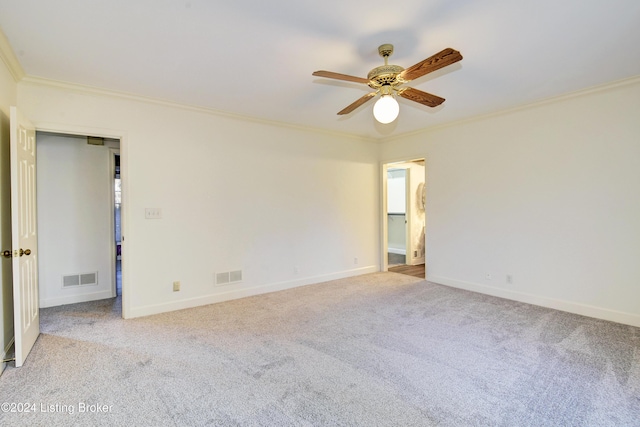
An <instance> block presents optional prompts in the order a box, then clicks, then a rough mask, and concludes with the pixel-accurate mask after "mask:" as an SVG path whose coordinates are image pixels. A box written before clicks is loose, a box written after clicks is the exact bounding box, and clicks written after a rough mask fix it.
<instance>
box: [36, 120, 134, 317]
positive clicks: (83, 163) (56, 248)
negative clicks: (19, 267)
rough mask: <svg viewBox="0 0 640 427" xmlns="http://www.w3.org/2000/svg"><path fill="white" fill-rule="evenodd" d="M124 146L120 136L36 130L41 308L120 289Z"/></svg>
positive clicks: (95, 297) (103, 296) (112, 293)
mask: <svg viewBox="0 0 640 427" xmlns="http://www.w3.org/2000/svg"><path fill="white" fill-rule="evenodd" d="M119 148H120V141H119V140H118V139H110V138H102V137H94V136H80V135H70V134H62V133H50V132H37V133H36V150H37V153H38V154H37V159H38V160H37V164H36V168H37V173H36V178H37V202H38V232H39V235H38V236H39V237H38V240H39V249H40V256H39V283H40V286H39V289H40V308H46V307H54V306H59V305H65V304H74V303H78V302H85V301H93V300H100V299H106V298H114V297H116V296H118V295H120V294H121V289H122V281H121V280H120V281H118V278H119V279H121V278H122V275H121V271H122V270H121V268H118V267H119V265H118V264H117V262H118V261H120V262H122V261H121V260H118V248H119V245H118V243H119V242H120V240H121V239H120V238H119V237H120V236H119V235H116V229H119V228H120V227H119V226H120V224H121V220H120V218H121V216H120V203H121V194H122V193H121V191H120V192H118V191H116V190H117V189H116V176H117V179H118V181H119V180H120V173H119ZM116 155H117V156H118V157H117V160H116ZM116 170H117V174H116ZM119 184H121V182H119ZM119 187H120V188H121V186H120V185H119ZM117 198H119V199H120V200H117ZM116 201H118V202H119V203H116ZM116 207H117V209H116ZM116 219H117V221H116ZM116 223H117V226H116ZM117 273H120V274H117ZM118 276H119V277H118ZM118 285H119V286H118ZM117 303H118V304H119V305H120V307H118V308H119V309H121V304H122V303H121V300H118V302H117Z"/></svg>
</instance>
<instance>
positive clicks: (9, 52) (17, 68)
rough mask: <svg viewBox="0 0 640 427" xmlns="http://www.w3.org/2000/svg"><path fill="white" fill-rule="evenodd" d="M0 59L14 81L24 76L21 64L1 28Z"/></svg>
mask: <svg viewBox="0 0 640 427" xmlns="http://www.w3.org/2000/svg"><path fill="white" fill-rule="evenodd" d="M0 59H2V62H4V64H5V65H6V66H7V69H8V70H9V73H10V74H11V76H12V77H13V80H15V82H16V83H18V82H19V81H20V80H22V79H23V78H24V76H25V73H24V70H23V69H22V65H20V61H18V57H16V54H15V53H14V52H13V48H11V45H10V44H9V40H7V37H6V36H5V35H4V33H3V32H2V30H0Z"/></svg>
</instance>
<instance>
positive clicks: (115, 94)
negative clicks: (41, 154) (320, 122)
mask: <svg viewBox="0 0 640 427" xmlns="http://www.w3.org/2000/svg"><path fill="white" fill-rule="evenodd" d="M21 83H27V84H32V85H38V86H45V87H53V88H58V89H63V90H66V91H73V92H77V93H82V94H90V95H99V96H105V97H111V98H120V99H128V100H131V101H137V102H144V103H147V104H153V105H162V106H165V107H172V108H178V109H182V110H186V111H193V112H197V113H203V114H210V115H214V116H220V117H226V118H229V119H234V120H241V121H243V122H253V123H260V124H265V125H270V126H276V127H281V128H288V129H295V130H303V131H306V132H314V133H319V134H324V135H332V136H340V137H343V138H348V139H352V140H358V141H366V142H372V143H374V142H378V141H379V140H378V139H375V138H371V137H365V136H361V135H356V134H352V133H346V132H339V131H333V130H327V129H322V128H316V127H312V126H304V125H296V124H292V123H286V122H279V121H276V120H268V119H260V118H257V117H251V116H245V115H242V114H236V113H230V112H227V111H222V110H216V109H214V108H207V107H200V106H196V105H189V104H181V103H178V102H173V101H168V100H164V99H159V98H153V97H150V96H143V95H136V94H133V93H130V92H122V91H116V90H111V89H103V88H99V87H95V86H87V85H81V84H77V83H70V82H63V81H59V80H51V79H45V78H42V77H34V76H24V77H23V78H22V80H21ZM92 136H93V135H92ZM101 136H102V135H101Z"/></svg>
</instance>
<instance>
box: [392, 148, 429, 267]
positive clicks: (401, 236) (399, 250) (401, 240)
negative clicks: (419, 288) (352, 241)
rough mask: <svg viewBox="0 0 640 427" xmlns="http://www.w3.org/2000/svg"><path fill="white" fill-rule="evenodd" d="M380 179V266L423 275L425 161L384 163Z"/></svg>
mask: <svg viewBox="0 0 640 427" xmlns="http://www.w3.org/2000/svg"><path fill="white" fill-rule="evenodd" d="M383 179H384V182H383V186H382V187H383V200H384V203H383V207H384V208H383V215H382V218H383V227H382V228H383V237H384V238H383V265H384V269H383V270H385V271H392V272H396V273H401V274H407V275H411V276H415V277H420V278H423V279H424V278H425V277H426V274H425V272H426V268H425V267H426V265H425V259H426V258H425V255H426V253H425V248H426V245H425V230H426V209H425V207H426V206H425V202H426V193H425V188H426V187H425V182H426V169H425V161H424V159H413V160H407V161H402V162H395V163H388V164H385V165H383Z"/></svg>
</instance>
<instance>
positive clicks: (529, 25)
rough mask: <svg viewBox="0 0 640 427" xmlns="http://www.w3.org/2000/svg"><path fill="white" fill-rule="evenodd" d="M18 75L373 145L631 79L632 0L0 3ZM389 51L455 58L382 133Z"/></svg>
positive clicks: (417, 57) (636, 61)
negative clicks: (378, 105)
mask: <svg viewBox="0 0 640 427" xmlns="http://www.w3.org/2000/svg"><path fill="white" fill-rule="evenodd" d="M0 28H2V31H3V32H4V33H5V35H6V36H7V38H8V39H9V42H10V44H11V46H12V47H13V50H14V52H15V54H16V56H17V57H18V60H19V61H20V63H21V65H22V67H23V68H24V71H25V72H26V74H27V75H28V76H31V77H42V78H47V79H53V80H59V81H64V82H71V83H78V84H82V85H89V86H94V87H99V88H104V89H111V90H116V91H123V92H129V93H133V94H138V95H143V96H147V97H153V98H158V99H162V100H168V101H173V102H177V103H181V104H188V105H195V106H201V107H207V108H211V109H214V110H220V111H225V112H229V113H235V114H240V115H243V116H249V117H254V118H259V119H266V120H273V121H277V122H284V123H289V124H294V125H302V126H310V127H314V128H321V129H327V130H333V131H339V132H345V133H349V134H353V135H362V136H366V137H372V138H382V137H386V136H390V135H397V134H401V133H405V132H410V131H415V130H418V129H422V128H426V127H429V126H434V125H438V124H442V123H447V122H451V121H456V120H460V119H465V118H469V117H473V116H477V115H482V114H487V113H492V112H496V111H501V110H505V109H508V108H512V107H516V106H521V105H526V104H529V103H532V102H535V101H538V100H542V99H546V98H550V97H554V96H557V95H561V94H565V93H570V92H574V91H576V90H580V89H584V88H588V87H592V86H596V85H599V84H603V83H607V82H612V81H616V80H620V79H625V78H629V77H633V76H638V75H640V46H639V43H640V1H638V0H518V1H507V0H407V1H402V0H400V1H395V2H389V1H381V0H368V1H362V0H361V1H349V0H324V1H311V0H298V1H293V0H271V1H264V0H262V1H260V0H235V1H225V2H223V1H213V0H180V1H179V0H109V1H97V0H93V1H88V0H46V1H45V0H0ZM383 43H392V44H394V45H395V53H394V55H393V56H392V57H391V58H390V63H394V64H398V65H400V66H403V67H405V68H407V67H409V66H410V65H413V64H415V63H416V62H418V61H421V60H422V59H425V58H427V57H429V56H431V55H432V54H434V53H436V52H439V51H440V50H442V49H444V48H446V47H452V48H454V49H456V50H459V51H460V52H461V53H462V55H463V56H464V59H463V60H462V61H461V62H459V63H457V64H454V65H451V66H449V67H446V68H444V69H442V70H439V71H437V72H434V73H432V74H428V75H426V76H424V77H422V78H420V79H417V80H414V81H413V82H411V84H410V86H413V87H416V88H418V89H420V90H423V91H426V92H430V93H433V94H436V95H439V96H442V97H443V98H446V101H445V103H444V104H443V105H442V106H440V107H437V108H435V109H432V108H428V107H424V106H422V105H420V104H417V103H414V102H411V101H408V100H405V99H400V101H399V102H400V117H399V118H398V119H397V120H396V121H395V122H394V123H392V124H390V125H380V124H378V123H377V122H375V120H374V119H373V116H372V112H371V111H372V108H373V104H374V102H371V101H370V102H368V103H366V104H365V105H364V106H362V107H360V108H358V109H357V110H355V111H354V112H352V113H351V114H349V115H347V116H337V115H336V113H337V112H338V111H339V110H341V109H342V108H344V107H346V106H347V105H349V104H350V103H352V102H353V101H355V100H356V99H358V98H359V97H361V96H363V95H364V94H365V93H367V92H368V91H369V90H370V89H369V88H368V87H367V86H366V85H362V84H357V83H349V82H341V81H335V80H329V79H323V78H316V77H313V76H312V75H311V73H312V72H313V71H316V70H329V71H335V72H339V73H344V74H350V75H354V76H359V77H366V75H367V73H368V72H369V70H370V69H372V68H374V67H376V66H378V65H382V64H383V60H382V58H380V57H379V56H378V53H377V47H378V46H379V45H380V44H383Z"/></svg>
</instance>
